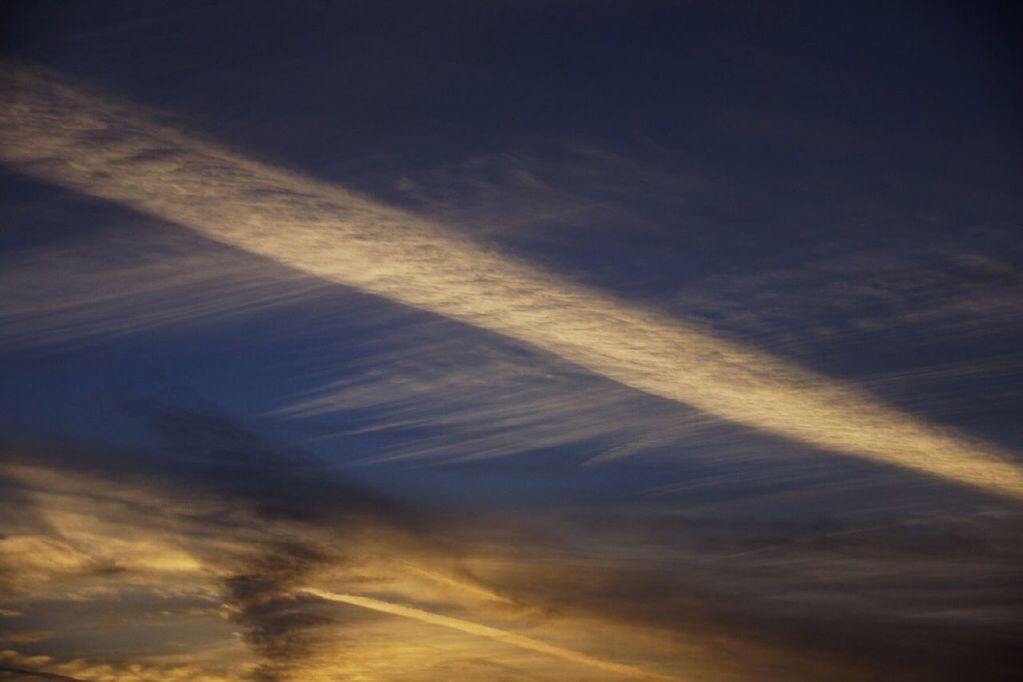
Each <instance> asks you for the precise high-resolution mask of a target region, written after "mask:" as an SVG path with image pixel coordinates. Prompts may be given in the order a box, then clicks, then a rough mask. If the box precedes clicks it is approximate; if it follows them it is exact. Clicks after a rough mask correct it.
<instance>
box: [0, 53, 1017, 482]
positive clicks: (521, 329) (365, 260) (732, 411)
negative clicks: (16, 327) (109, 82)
mask: <svg viewBox="0 0 1023 682" xmlns="http://www.w3.org/2000/svg"><path fill="white" fill-rule="evenodd" d="M3 71H4V76H3V81H4V83H3V85H4V86H5V92H4V95H3V97H4V101H3V106H2V107H0V131H2V132H0V160H2V161H3V162H5V163H6V164H8V165H9V166H11V167H13V168H15V169H18V170H20V171H21V172H24V173H26V174H29V175H33V176H35V177H38V178H41V179H44V180H47V181H50V182H54V183H57V184H59V185H62V186H65V187H69V188H72V189H75V190H77V191H80V192H84V193H86V194H91V195H94V196H98V197H103V198H106V199H110V200H113V201H117V202H120V203H122V204H126V205H128V206H130V207H132V208H134V209H136V210H139V211H143V212H146V213H150V214H152V215H156V216H159V217H162V218H164V219H168V220H171V221H174V222H176V223H179V224H181V225H184V226H186V227H189V228H191V229H193V230H195V231H196V232H199V233H201V234H202V235H204V236H206V237H208V238H210V239H213V240H216V241H219V242H222V243H225V244H229V245H232V246H234V247H236V248H239V249H243V250H245V251H248V252H251V253H254V254H259V255H261V256H264V257H267V258H270V259H273V260H275V261H277V262H279V263H283V264H286V265H288V266H290V267H293V268H295V269H298V270H301V271H304V272H307V273H311V274H313V275H316V276H318V277H321V278H324V279H326V280H330V281H334V282H338V283H341V284H345V285H347V286H351V287H356V288H358V289H361V290H363V291H366V292H369V293H372V294H376V295H378V296H382V297H385V298H388V299H390V300H392V301H397V302H400V303H403V304H406V305H410V306H414V307H417V308H421V309H423V310H428V311H432V312H434V313H437V314H440V315H444V316H446V317H449V318H452V319H455V320H460V321H462V322H466V323H469V324H472V325H475V326H477V327H480V328H483V329H487V330H490V331H493V332H497V333H500V334H503V335H505V336H508V337H511V338H514V339H518V340H519V341H522V342H525V343H528V344H530V345H532V346H535V347H537V348H540V349H543V350H545V351H548V352H550V353H553V354H556V355H558V356H560V357H562V358H564V359H566V360H569V361H571V362H573V363H576V364H577V365H580V366H582V367H585V368H587V369H589V370H591V371H593V372H596V373H598V374H602V375H604V376H606V377H608V378H610V379H613V380H615V381H618V382H620V383H622V384H624V385H627V386H631V387H633V388H636V389H639V390H642V391H645V392H648V393H651V394H653V395H657V396H661V397H663V398H667V399H669V400H674V401H678V402H681V403H685V404H688V405H691V406H693V407H696V408H698V409H700V410H703V411H705V412H708V413H710V414H713V415H716V416H718V417H721V418H724V419H727V420H730V421H733V422H737V423H739V424H744V425H747V426H751V427H755V428H758V429H762V430H763V431H766V432H770V433H773V434H775V435H778V436H783V437H785V438H789V439H791V440H794V441H799V442H802V443H806V444H809V445H812V446H815V447H819V448H823V449H827V450H831V451H834V452H839V453H844V454H847V455H853V456H858V457H862V458H865V459H869V460H873V461H876V462H882V463H885V464H889V465H896V466H901V467H905V468H908V469H913V470H916V471H920V472H925V473H927V474H931V475H934V476H938V477H941V478H945V479H948V480H951V481H956V482H959V483H963V484H967V485H970V486H974V487H977V488H980V489H983V490H986V491H989V492H995V493H999V494H1002V495H1008V496H1011V497H1014V498H1017V499H1019V498H1023V471H1021V470H1020V469H1019V468H1018V467H1017V466H1016V465H1014V464H1013V463H1012V462H1013V455H1012V454H1011V453H1009V452H1007V451H1004V450H1002V449H1000V448H998V447H996V446H994V445H992V444H989V443H986V442H984V441H980V440H978V439H973V438H969V437H967V436H965V435H962V434H959V433H956V432H953V431H951V430H947V429H942V428H941V427H938V426H935V425H932V424H929V423H927V422H925V421H923V420H921V419H918V418H915V417H913V416H911V415H909V414H906V413H903V412H900V411H898V410H896V409H895V408H893V407H890V406H888V405H885V404H884V403H882V402H881V401H879V400H878V399H877V398H875V397H873V396H871V395H870V394H869V393H867V392H866V391H863V390H860V389H858V388H855V387H853V386H850V385H846V384H843V383H840V382H838V381H834V380H832V379H829V378H827V377H824V376H821V375H818V374H815V373H813V372H811V371H809V370H806V369H804V368H802V367H800V366H798V365H796V364H794V363H790V362H786V361H784V360H781V359H779V358H776V357H773V356H771V355H770V354H768V353H765V352H763V351H760V350H757V349H755V348H753V347H750V346H745V345H741V344H739V343H735V342H732V341H729V340H726V339H723V338H720V337H718V336H717V335H715V334H714V333H712V332H710V331H708V330H706V329H704V328H702V327H699V326H696V325H692V324H688V323H686V322H684V321H681V320H678V319H676V318H673V317H670V316H667V315H664V314H659V313H657V312H655V311H651V310H645V309H642V308H639V307H637V306H635V305H634V304H629V303H626V302H623V301H621V300H619V299H616V298H614V297H613V296H611V295H609V294H607V293H605V292H601V291H597V290H594V289H590V288H586V287H583V286H580V285H578V284H575V283H572V282H569V281H567V280H565V279H563V278H561V277H558V276H557V275H555V274H552V273H549V272H546V271H544V270H541V269H539V268H537V267H535V266H532V265H530V264H528V263H525V262H522V261H518V260H515V259H513V258H509V257H507V256H505V255H501V254H498V253H495V252H494V251H492V250H488V249H486V248H484V247H482V246H480V245H477V244H475V243H472V242H471V241H469V240H467V239H464V238H462V237H459V236H457V235H455V234H453V233H451V232H450V231H448V230H446V229H444V228H443V227H442V226H440V225H438V224H436V223H432V222H430V221H428V220H425V219H423V218H421V217H418V216H414V215H411V214H409V213H405V212H402V211H399V210H396V209H393V208H390V207H387V206H384V205H382V204H380V203H378V202H374V201H371V200H369V199H367V198H365V197H362V196H359V195H357V194H355V193H353V192H350V191H348V190H346V189H344V188H341V187H338V186H335V185H331V184H328V183H324V182H319V181H316V180H312V179H310V178H307V177H304V176H301V175H299V174H297V173H293V172H289V171H285V170H281V169H279V168H275V167H273V166H270V165H267V164H263V163H259V162H256V161H252V160H250V159H247V158H245V157H243V156H241V155H239V154H236V153H234V152H231V151H228V150H226V149H224V148H222V147H219V146H217V145H215V144H211V143H209V142H206V141H203V140H200V139H196V138H193V137H189V136H187V135H185V134H183V133H180V132H178V131H175V130H172V129H169V128H166V127H162V126H160V125H157V124H154V123H153V122H152V120H151V118H152V117H146V116H144V115H141V114H139V113H138V112H137V111H136V110H133V109H131V108H128V107H125V106H122V105H117V104H111V103H109V102H107V101H104V100H102V99H99V98H97V97H94V96H92V95H89V94H87V93H85V92H83V91H82V90H80V89H77V88H74V87H71V86H67V85H64V84H62V83H60V82H59V81H58V80H57V79H55V78H54V77H52V76H49V75H46V74H42V73H40V72H37V71H32V70H29V69H24V68H17V67H14V66H10V65H8V66H7V68H4V69H3Z"/></svg>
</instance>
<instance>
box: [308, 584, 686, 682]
mask: <svg viewBox="0 0 1023 682" xmlns="http://www.w3.org/2000/svg"><path fill="white" fill-rule="evenodd" d="M301 592H304V593H306V594H311V595H313V596H315V597H319V598H320V599H327V600H329V601H336V602H342V603H345V604H351V605H353V606H359V607H362V608H364V609H371V610H373V611H380V612H381V613H389V614H391V615H394V616H402V617H403V618H411V619H412V620H418V621H420V622H423V623H430V624H431V625H439V626H441V627H446V628H451V629H452V630H458V631H459V632H465V633H468V634H470V635H476V636H478V637H486V638H487V639H493V640H496V641H498V642H503V643H505V644H510V645H511V646H516V647H519V648H520V649H528V650H530V651H536V652H538V653H541V654H548V655H550V656H556V657H558V658H561V659H563V660H566V661H571V662H573V663H579V664H581V665H585V666H589V667H591V668H596V669H599V670H603V671H605V672H609V673H615V674H618V675H622V676H624V677H633V678H636V679H641V680H678V678H676V677H669V676H667V675H659V674H657V673H651V672H647V671H645V670H641V669H639V668H636V667H633V666H631V665H624V664H622V663H614V662H612V661H605V660H604V659H602V658H596V657H594V656H590V655H588V654H584V653H581V652H579V651H573V650H572V649H566V648H564V647H560V646H555V645H554V644H548V643H546V642H541V641H540V640H536V639H533V638H531V637H525V636H523V635H517V634H515V633H514V632H508V631H506V630H500V629H498V628H494V627H490V626H489V625H480V624H479V623H473V622H470V621H467V620H462V619H461V618H452V617H451V616H442V615H440V614H438V613H432V612H430V611H424V610H423V609H417V608H414V607H411V606H405V605H403V604H395V603H393V602H389V601H383V600H381V599H373V598H371V597H362V596H359V595H354V594H342V593H338V592H328V591H326V590H319V589H316V588H313V587H306V588H303V589H302V590H301Z"/></svg>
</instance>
